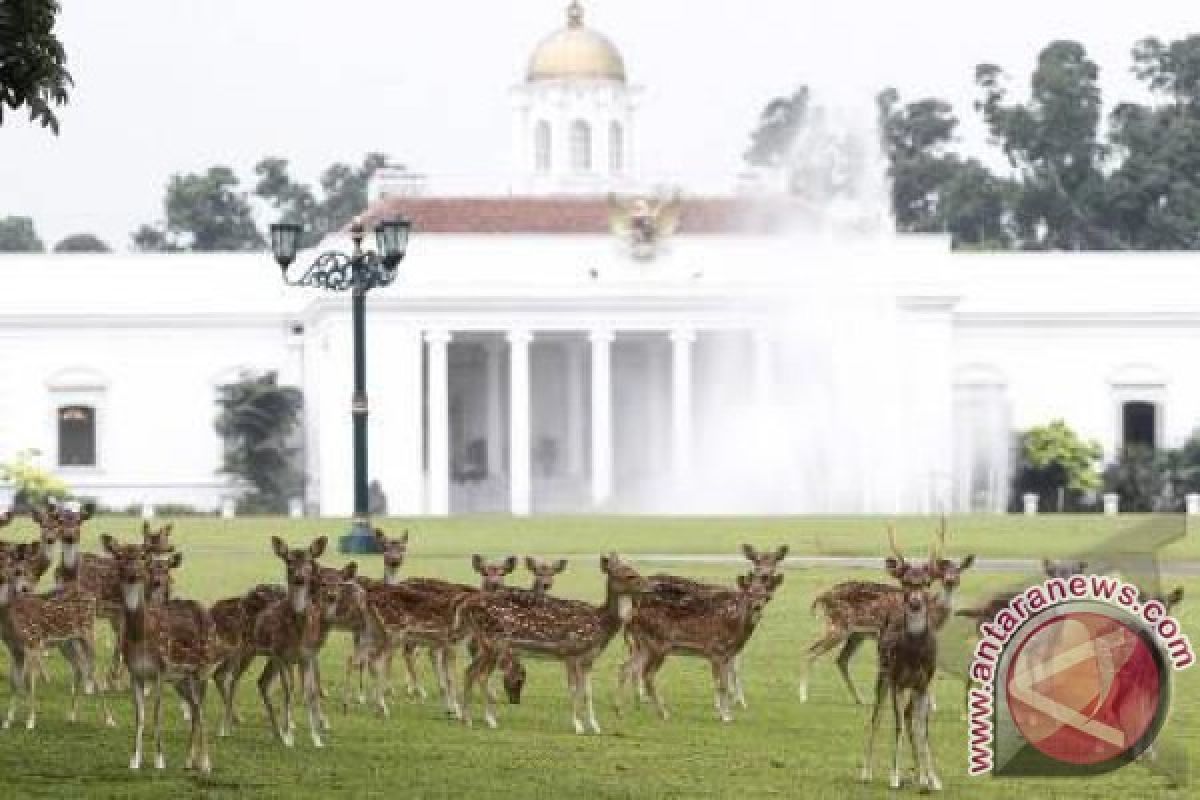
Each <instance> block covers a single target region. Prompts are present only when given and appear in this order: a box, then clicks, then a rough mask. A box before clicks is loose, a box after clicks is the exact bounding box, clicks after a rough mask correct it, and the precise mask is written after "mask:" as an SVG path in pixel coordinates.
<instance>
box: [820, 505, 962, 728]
mask: <svg viewBox="0 0 1200 800" xmlns="http://www.w3.org/2000/svg"><path fill="white" fill-rule="evenodd" d="M888 544H889V546H890V547H891V550H892V555H890V556H888V557H887V558H886V559H885V560H884V568H885V570H886V571H887V573H888V575H890V576H891V577H892V578H894V579H895V580H896V581H897V583H898V584H899V585H898V586H897V585H893V584H887V583H878V582H872V581H845V582H843V583H839V584H837V585H836V586H834V587H833V588H831V589H829V590H827V591H825V592H822V593H821V594H819V595H817V597H816V598H815V599H814V600H813V604H812V609H813V611H814V612H819V613H821V615H822V616H824V618H825V632H824V633H823V634H822V635H821V637H820V638H819V639H817V640H816V641H815V642H813V643H812V644H811V645H809V647H808V649H807V653H806V656H805V659H804V661H803V666H802V671H801V677H800V687H799V692H800V701H801V702H805V701H806V700H807V699H808V679H809V675H810V673H811V672H812V665H813V662H814V661H816V659H817V658H819V657H820V656H822V655H824V654H825V653H828V652H830V651H832V650H834V649H835V648H839V647H840V648H841V650H840V652H839V653H838V656H837V668H838V672H839V673H840V674H841V676H842V680H843V682H845V684H846V688H847V689H849V690H850V694H851V695H852V696H853V697H854V702H855V703H858V704H859V705H861V704H862V703H863V697H862V695H861V694H860V693H859V691H858V687H857V686H855V685H854V681H853V680H851V678H850V661H851V659H852V658H853V657H854V654H855V653H856V652H857V651H858V649H859V648H860V647H861V646H862V643H863V642H864V641H866V640H867V639H872V638H875V636H877V635H878V632H879V629H880V626H881V625H882V624H883V621H884V620H885V619H886V617H887V616H888V614H889V613H891V612H892V611H893V610H894V609H895V608H896V607H897V606H898V605H899V604H900V603H901V601H902V600H903V591H904V590H905V589H909V588H918V589H924V588H928V587H929V586H930V585H932V584H933V583H934V582H935V581H937V582H939V583H941V585H942V594H941V602H940V603H939V604H938V610H937V611H936V614H937V615H938V616H937V617H936V619H935V625H936V626H937V627H938V628H940V627H941V626H942V625H943V624H944V623H945V621H946V613H945V611H944V609H950V608H953V605H954V602H955V598H956V597H957V593H958V589H959V586H960V584H961V580H962V573H963V572H965V571H966V570H968V569H970V568H971V566H972V565H974V563H975V556H974V555H968V556H966V557H965V558H963V559H962V560H961V561H957V562H956V561H954V560H952V559H948V558H944V557H943V556H942V548H943V547H944V545H945V521H944V520H943V521H942V524H941V525H940V526H939V528H938V531H937V533H936V535H935V537H934V539H933V540H932V542H931V543H930V548H929V556H928V558H927V560H926V561H925V562H924V563H916V562H910V561H908V560H907V559H906V558H905V557H904V554H903V553H901V552H900V548H899V546H898V545H897V543H896V532H895V528H894V527H893V526H891V525H889V526H888Z"/></svg>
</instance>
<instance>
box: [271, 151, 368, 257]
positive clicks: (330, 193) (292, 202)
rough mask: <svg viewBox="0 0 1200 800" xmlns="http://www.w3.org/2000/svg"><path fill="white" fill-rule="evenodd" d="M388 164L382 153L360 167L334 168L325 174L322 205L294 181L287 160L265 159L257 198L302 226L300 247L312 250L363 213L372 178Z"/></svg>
mask: <svg viewBox="0 0 1200 800" xmlns="http://www.w3.org/2000/svg"><path fill="white" fill-rule="evenodd" d="M387 164H388V158H387V156H385V155H383V154H382V153H368V154H367V155H366V156H365V157H364V158H363V161H362V164H361V165H360V166H357V167H354V166H351V165H349V164H341V163H339V164H333V165H331V166H330V167H328V168H327V169H326V170H325V171H324V172H323V173H321V177H320V184H321V192H322V198H321V200H319V201H318V200H317V198H316V194H315V193H314V192H313V189H312V187H311V186H309V185H307V184H303V183H298V182H296V181H295V180H293V178H292V177H291V175H290V174H289V172H288V161H287V159H284V158H276V157H270V158H264V159H263V160H262V161H260V162H258V164H257V165H256V166H255V167H254V172H255V174H256V175H258V184H257V185H256V186H255V187H254V194H255V195H257V196H258V197H260V198H262V199H263V200H266V201H267V202H268V203H269V204H270V205H271V207H272V208H273V209H275V211H276V212H278V214H279V216H280V218H281V219H283V220H284V221H287V222H297V223H299V224H300V225H302V226H303V228H304V234H303V237H302V238H301V241H300V246H301V247H312V246H314V245H316V243H317V242H319V241H320V240H321V239H322V238H324V237H325V236H326V235H327V234H329V233H332V232H334V231H338V230H341V229H342V228H344V227H345V226H346V225H348V224H349V223H350V221H351V220H353V219H354V218H355V217H357V216H358V215H359V214H361V213H362V212H363V210H364V209H365V208H366V207H367V186H368V184H369V183H370V180H371V175H373V174H374V173H375V171H376V170H377V169H379V168H380V167H383V166H386V165H387Z"/></svg>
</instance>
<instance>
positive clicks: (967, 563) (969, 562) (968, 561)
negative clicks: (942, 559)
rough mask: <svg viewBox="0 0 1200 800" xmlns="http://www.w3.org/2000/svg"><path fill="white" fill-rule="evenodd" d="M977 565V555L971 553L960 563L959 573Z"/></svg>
mask: <svg viewBox="0 0 1200 800" xmlns="http://www.w3.org/2000/svg"><path fill="white" fill-rule="evenodd" d="M974 565H975V554H974V553H969V554H968V555H967V557H966V558H964V559H963V560H962V561H960V562H958V571H959V572H962V571H963V570H968V569H970V568H971V567H973V566H974Z"/></svg>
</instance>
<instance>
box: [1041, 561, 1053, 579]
mask: <svg viewBox="0 0 1200 800" xmlns="http://www.w3.org/2000/svg"><path fill="white" fill-rule="evenodd" d="M1042 572H1044V573H1046V574H1047V575H1049V576H1053V575H1054V565H1053V564H1051V563H1050V559H1048V558H1043V559H1042Z"/></svg>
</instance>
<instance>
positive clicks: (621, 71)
mask: <svg viewBox="0 0 1200 800" xmlns="http://www.w3.org/2000/svg"><path fill="white" fill-rule="evenodd" d="M579 79H584V80H608V81H620V82H621V83H624V82H625V60H624V59H622V58H621V53H620V52H619V51H618V50H617V47H616V45H614V44H613V43H612V42H611V41H609V39H608V37H606V36H604V35H602V34H599V33H597V32H596V31H593V30H591V29H590V28H585V27H584V26H583V6H582V5H580V3H579V1H578V0H572V2H571V5H569V6H568V7H567V27H565V28H563V29H562V30H560V31H555V32H554V33H552V34H550V35H549V36H547V37H546V38H545V39H543V40H542V42H541V44H539V45H538V46H537V49H536V50H534V51H533V57H532V58H530V59H529V73H528V75H527V80H529V81H560V80H579Z"/></svg>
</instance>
